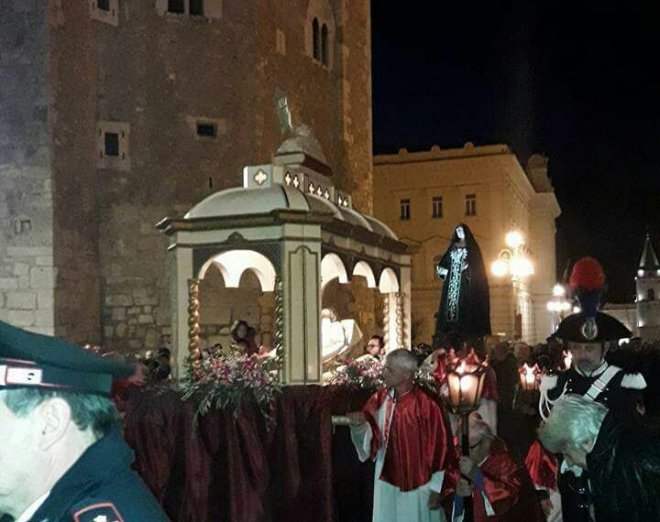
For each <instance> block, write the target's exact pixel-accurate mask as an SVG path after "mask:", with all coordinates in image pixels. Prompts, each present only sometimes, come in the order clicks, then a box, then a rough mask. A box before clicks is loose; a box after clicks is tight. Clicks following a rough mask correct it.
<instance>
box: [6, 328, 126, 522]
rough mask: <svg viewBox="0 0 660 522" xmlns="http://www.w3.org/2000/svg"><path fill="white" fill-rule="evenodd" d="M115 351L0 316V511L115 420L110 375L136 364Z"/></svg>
mask: <svg viewBox="0 0 660 522" xmlns="http://www.w3.org/2000/svg"><path fill="white" fill-rule="evenodd" d="M114 359H115V357H114V356H112V354H110V355H109V356H108V357H105V358H104V357H99V355H97V354H95V353H93V352H91V351H87V350H85V349H83V348H82V347H80V346H77V345H74V344H71V343H68V342H66V341H64V340H61V339H57V338H54V337H48V336H45V335H39V334H34V333H32V332H27V331H25V330H21V329H19V328H15V327H13V326H11V325H8V324H6V323H3V322H1V321H0V469H1V470H2V473H0V513H7V514H9V515H12V516H14V518H16V517H17V516H18V515H20V514H21V513H22V512H23V511H24V510H25V509H27V508H28V507H29V506H30V504H32V503H33V502H34V501H35V500H36V499H37V498H39V497H40V496H42V495H44V494H45V493H47V492H48V491H49V490H51V489H52V487H53V486H54V485H55V483H56V482H57V481H58V480H59V479H60V478H61V477H62V476H63V475H64V474H65V473H66V472H67V471H68V469H69V468H70V467H71V466H73V464H74V463H75V462H76V461H77V460H78V459H79V458H80V456H81V455H82V454H83V453H84V452H85V450H86V449H87V448H88V447H89V446H90V445H92V444H93V443H94V442H95V441H96V440H98V439H99V438H100V437H103V436H104V435H105V434H106V433H107V432H108V431H109V430H110V429H112V428H113V427H114V426H116V424H117V422H118V419H119V414H118V413H117V410H116V409H115V406H114V404H113V403H112V401H111V400H110V399H109V397H110V393H111V391H112V384H113V379H115V380H116V381H119V380H121V379H127V378H128V377H130V376H131V375H132V374H133V373H134V371H135V369H134V367H133V366H132V365H130V364H126V363H125V362H124V360H123V358H121V359H122V360H114ZM117 359H119V358H118V357H117Z"/></svg>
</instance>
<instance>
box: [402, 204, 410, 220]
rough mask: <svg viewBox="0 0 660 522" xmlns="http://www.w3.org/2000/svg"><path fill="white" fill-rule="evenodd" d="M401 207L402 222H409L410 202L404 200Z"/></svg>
mask: <svg viewBox="0 0 660 522" xmlns="http://www.w3.org/2000/svg"><path fill="white" fill-rule="evenodd" d="M400 205H401V207H400V208H401V221H408V220H409V219H410V200H409V199H402V200H401V203H400Z"/></svg>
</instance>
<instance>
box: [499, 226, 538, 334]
mask: <svg viewBox="0 0 660 522" xmlns="http://www.w3.org/2000/svg"><path fill="white" fill-rule="evenodd" d="M504 242H505V244H506V248H503V249H502V250H500V252H499V254H498V255H497V259H496V260H495V261H493V263H492V264H491V268H490V269H491V272H492V274H493V275H494V276H495V277H498V278H504V277H509V278H510V280H511V284H512V287H513V297H514V302H515V305H514V313H515V316H516V317H517V316H518V314H519V313H520V312H519V303H518V293H519V290H520V284H521V282H522V281H523V280H524V279H526V278H528V277H530V276H532V275H534V263H533V262H532V260H531V255H530V252H529V249H528V248H527V246H526V244H525V238H524V237H523V235H522V234H521V233H520V232H519V231H517V230H512V231H510V232H508V233H507V234H506V236H505V237H504ZM514 324H515V319H514ZM516 330H517V328H515V327H514V331H516ZM517 333H518V332H517ZM519 333H522V332H519Z"/></svg>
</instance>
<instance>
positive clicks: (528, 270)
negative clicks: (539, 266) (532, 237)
mask: <svg viewBox="0 0 660 522" xmlns="http://www.w3.org/2000/svg"><path fill="white" fill-rule="evenodd" d="M504 242H505V244H506V246H507V248H504V249H502V250H500V253H499V254H498V256H497V259H496V260H495V261H493V263H492V265H491V267H490V270H491V272H492V274H493V275H494V276H495V277H505V276H507V275H508V276H510V277H511V281H518V280H520V279H523V278H526V277H529V276H531V275H533V274H534V264H533V263H532V261H531V259H530V258H529V251H528V249H527V247H526V246H525V239H524V238H523V235H522V234H521V233H520V232H518V231H517V230H512V231H511V232H508V233H507V234H506V236H505V237H504Z"/></svg>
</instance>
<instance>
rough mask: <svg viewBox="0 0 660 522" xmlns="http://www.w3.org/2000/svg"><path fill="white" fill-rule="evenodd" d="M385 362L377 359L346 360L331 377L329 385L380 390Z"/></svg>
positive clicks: (382, 384)
mask: <svg viewBox="0 0 660 522" xmlns="http://www.w3.org/2000/svg"><path fill="white" fill-rule="evenodd" d="M383 367H384V362H382V361H379V360H378V359H375V358H364V359H344V360H343V361H342V366H339V367H338V368H337V369H336V370H334V372H333V373H332V376H331V377H330V380H329V384H334V385H338V386H349V387H353V388H370V389H371V388H380V387H382V386H384V385H385V383H384V381H383Z"/></svg>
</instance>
